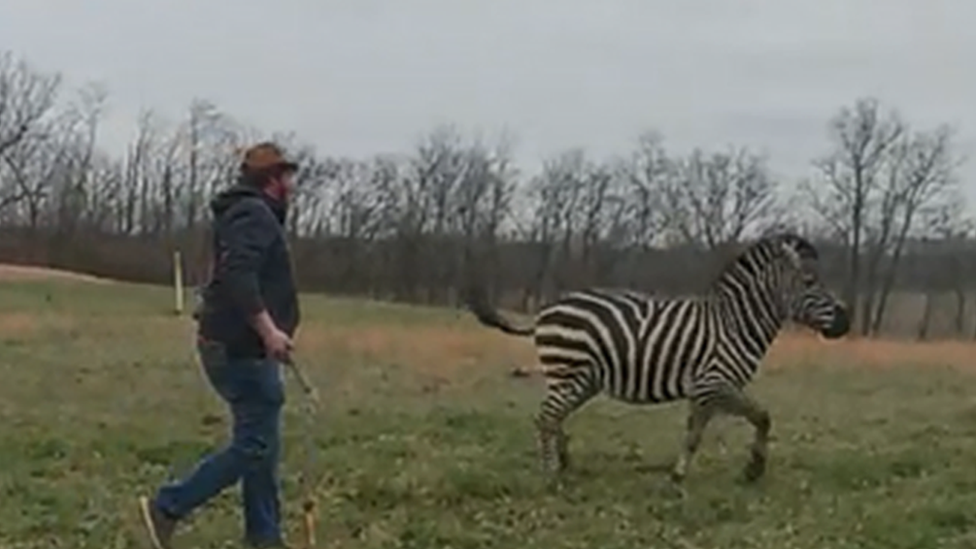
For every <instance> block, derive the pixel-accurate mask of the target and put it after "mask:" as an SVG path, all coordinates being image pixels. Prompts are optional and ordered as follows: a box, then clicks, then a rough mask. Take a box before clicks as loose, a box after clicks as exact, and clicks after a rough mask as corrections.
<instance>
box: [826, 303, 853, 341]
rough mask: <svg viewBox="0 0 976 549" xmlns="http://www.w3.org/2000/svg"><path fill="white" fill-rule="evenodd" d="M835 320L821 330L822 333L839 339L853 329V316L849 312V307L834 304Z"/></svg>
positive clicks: (830, 337)
mask: <svg viewBox="0 0 976 549" xmlns="http://www.w3.org/2000/svg"><path fill="white" fill-rule="evenodd" d="M833 316H834V320H833V322H831V323H830V326H827V327H826V328H824V329H823V330H821V332H820V333H821V334H823V336H824V337H825V338H827V339H837V338H840V337H844V336H845V335H847V332H849V331H851V317H850V315H848V314H847V309H846V308H845V307H843V306H841V305H834V315H833Z"/></svg>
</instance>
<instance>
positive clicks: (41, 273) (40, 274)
mask: <svg viewBox="0 0 976 549" xmlns="http://www.w3.org/2000/svg"><path fill="white" fill-rule="evenodd" d="M0 280H2V281H17V280H70V281H77V282H93V283H96V284H109V283H111V282H112V280H110V279H107V278H100V277H97V276H93V275H88V274H82V273H75V272H71V271H62V270H60V269H50V268H47V267H33V266H27V265H3V264H0Z"/></svg>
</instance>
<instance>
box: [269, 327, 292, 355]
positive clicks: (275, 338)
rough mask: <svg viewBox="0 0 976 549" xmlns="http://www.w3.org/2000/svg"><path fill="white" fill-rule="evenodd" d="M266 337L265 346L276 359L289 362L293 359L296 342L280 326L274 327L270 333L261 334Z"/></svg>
mask: <svg viewBox="0 0 976 549" xmlns="http://www.w3.org/2000/svg"><path fill="white" fill-rule="evenodd" d="M261 337H262V339H264V348H265V349H266V350H267V351H268V354H269V355H271V356H272V357H273V358H274V359H275V360H278V361H279V362H288V361H290V360H291V351H292V349H293V348H294V344H293V343H292V341H291V338H290V337H288V334H286V333H285V332H282V331H281V330H279V329H278V328H274V329H273V330H272V331H271V333H270V334H268V335H266V336H261Z"/></svg>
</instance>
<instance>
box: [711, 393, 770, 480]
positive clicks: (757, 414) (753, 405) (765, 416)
mask: <svg viewBox="0 0 976 549" xmlns="http://www.w3.org/2000/svg"><path fill="white" fill-rule="evenodd" d="M718 402H720V403H721V406H722V409H723V410H724V411H725V412H726V413H728V414H730V415H736V416H739V417H742V418H745V420H746V421H748V422H749V423H750V424H752V426H753V428H754V429H755V437H754V438H753V441H752V446H751V448H750V459H749V463H747V464H746V467H745V470H744V471H743V477H744V479H745V480H746V481H747V482H754V481H756V480H758V479H759V478H760V477H762V476H763V474H764V473H765V472H766V460H767V457H768V455H769V431H770V430H771V429H772V426H773V422H772V418H770V416H769V412H768V411H767V410H766V408H764V407H763V406H762V405H761V404H759V402H757V401H756V400H755V399H754V398H752V397H751V396H749V395H747V394H746V393H745V392H743V391H742V390H740V389H734V388H731V387H730V388H727V389H726V390H725V391H724V392H723V394H722V398H721V399H719V400H718Z"/></svg>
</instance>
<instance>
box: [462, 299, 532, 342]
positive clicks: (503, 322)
mask: <svg viewBox="0 0 976 549" xmlns="http://www.w3.org/2000/svg"><path fill="white" fill-rule="evenodd" d="M465 301H466V303H467V306H468V310H469V311H471V313H472V314H474V316H475V318H477V319H478V322H480V323H482V324H484V325H485V326H489V327H491V328H497V329H498V330H501V331H502V332H505V333H506V334H509V335H516V336H523V337H527V336H531V335H534V334H535V326H532V325H529V326H519V325H517V324H515V323H514V322H512V321H511V320H509V319H508V318H505V317H504V316H503V315H502V314H501V313H500V312H498V310H497V309H495V308H494V307H492V306H491V304H490V303H488V296H487V295H485V292H484V291H483V290H482V289H480V288H475V287H472V288H468V291H467V292H466V296H465Z"/></svg>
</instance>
